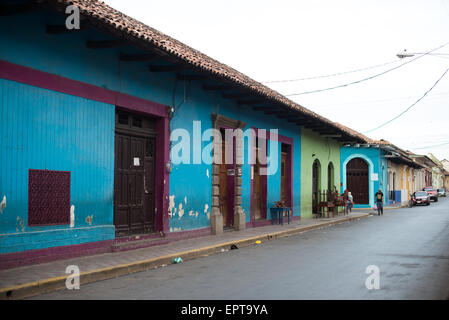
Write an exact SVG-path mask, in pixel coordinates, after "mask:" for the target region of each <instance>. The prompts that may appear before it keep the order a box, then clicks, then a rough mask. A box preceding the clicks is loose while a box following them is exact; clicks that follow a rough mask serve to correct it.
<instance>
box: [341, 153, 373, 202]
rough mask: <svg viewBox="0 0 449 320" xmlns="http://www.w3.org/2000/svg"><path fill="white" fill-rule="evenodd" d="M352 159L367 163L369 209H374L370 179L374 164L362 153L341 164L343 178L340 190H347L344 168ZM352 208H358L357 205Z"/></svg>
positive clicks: (351, 156) (353, 155) (371, 181)
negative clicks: (360, 159) (359, 159)
mask: <svg viewBox="0 0 449 320" xmlns="http://www.w3.org/2000/svg"><path fill="white" fill-rule="evenodd" d="M354 158H362V159H363V160H365V161H366V162H367V163H368V186H369V207H374V181H373V180H372V179H371V177H372V176H373V173H374V164H373V162H372V161H371V159H370V158H368V157H367V156H366V155H364V154H362V153H355V154H352V155H350V156H349V157H348V158H346V160H345V161H344V162H343V165H342V171H343V172H342V178H343V186H342V189H343V190H346V189H347V181H346V180H347V175H346V171H347V170H346V168H347V165H348V162H349V161H351V160H352V159H354ZM366 206H367V205H362V207H366ZM354 207H359V205H354Z"/></svg>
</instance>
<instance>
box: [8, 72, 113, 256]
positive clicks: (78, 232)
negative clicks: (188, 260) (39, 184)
mask: <svg viewBox="0 0 449 320" xmlns="http://www.w3.org/2000/svg"><path fill="white" fill-rule="evenodd" d="M0 103H1V109H0V123H1V126H0V137H1V141H2V144H1V145H2V152H1V157H0V194H1V197H2V198H3V196H6V199H7V206H6V208H5V209H4V210H3V212H2V213H1V214H0V252H1V253H5V252H14V251H23V250H26V249H40V248H45V247H51V246H58V245H67V244H74V243H83V242H89V241H99V240H107V239H112V238H113V237H114V227H113V225H112V224H113V221H112V210H113V207H112V199H113V181H114V123H115V122H114V117H115V113H114V106H111V105H108V104H104V103H99V102H95V101H89V100H87V99H82V98H78V97H74V96H70V95H66V94H62V93H57V92H53V91H49V90H45V89H40V88H36V87H32V86H29V85H25V84H19V83H17V82H13V81H8V80H3V79H0ZM28 169H48V170H61V171H70V172H71V190H70V193H71V194H70V203H71V205H74V207H75V224H74V227H73V228H70V226H69V225H60V226H42V227H40V226H39V227H37V226H34V227H29V226H28ZM67 214H69V212H67ZM88 216H89V217H91V218H92V220H90V219H88V221H90V223H89V222H88V221H86V218H87V217H88ZM50 230H54V231H52V232H48V231H50ZM6 235H10V236H9V237H7V236H6Z"/></svg>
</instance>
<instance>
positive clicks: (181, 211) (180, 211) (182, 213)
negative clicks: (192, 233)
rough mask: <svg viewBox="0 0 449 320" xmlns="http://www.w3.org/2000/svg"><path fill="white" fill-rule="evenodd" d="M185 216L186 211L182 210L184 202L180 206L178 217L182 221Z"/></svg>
mask: <svg viewBox="0 0 449 320" xmlns="http://www.w3.org/2000/svg"><path fill="white" fill-rule="evenodd" d="M183 215H184V209H183V208H182V202H181V203H180V204H179V206H178V217H179V220H181V218H182V216H183Z"/></svg>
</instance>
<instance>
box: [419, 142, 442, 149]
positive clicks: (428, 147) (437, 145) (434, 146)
mask: <svg viewBox="0 0 449 320" xmlns="http://www.w3.org/2000/svg"><path fill="white" fill-rule="evenodd" d="M448 144H449V142H445V143H441V144H436V145H433V146H427V147H419V148H412V149H416V150H421V149H431V148H436V147H442V146H445V145H448Z"/></svg>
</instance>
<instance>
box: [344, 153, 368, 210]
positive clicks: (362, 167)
mask: <svg viewBox="0 0 449 320" xmlns="http://www.w3.org/2000/svg"><path fill="white" fill-rule="evenodd" d="M346 188H347V189H348V191H350V192H351V193H352V196H353V198H354V203H355V204H369V203H370V201H369V200H370V199H369V166H368V163H367V162H366V161H365V160H363V159H362V158H354V159H352V160H351V161H349V162H348V164H347V165H346Z"/></svg>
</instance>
